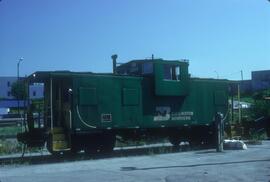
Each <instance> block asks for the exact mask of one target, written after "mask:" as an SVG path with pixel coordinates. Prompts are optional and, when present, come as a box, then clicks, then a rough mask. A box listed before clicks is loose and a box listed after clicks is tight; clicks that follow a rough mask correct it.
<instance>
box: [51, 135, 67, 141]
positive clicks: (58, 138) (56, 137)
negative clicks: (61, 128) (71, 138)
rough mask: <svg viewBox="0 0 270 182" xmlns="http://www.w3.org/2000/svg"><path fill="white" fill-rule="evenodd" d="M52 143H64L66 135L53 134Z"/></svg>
mask: <svg viewBox="0 0 270 182" xmlns="http://www.w3.org/2000/svg"><path fill="white" fill-rule="evenodd" d="M52 136H53V141H65V139H66V135H65V134H63V133H56V134H53V135H52Z"/></svg>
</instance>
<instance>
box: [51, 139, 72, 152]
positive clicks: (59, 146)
mask: <svg viewBox="0 0 270 182" xmlns="http://www.w3.org/2000/svg"><path fill="white" fill-rule="evenodd" d="M68 148H69V146H68V142H67V141H53V151H59V150H66V149H68Z"/></svg>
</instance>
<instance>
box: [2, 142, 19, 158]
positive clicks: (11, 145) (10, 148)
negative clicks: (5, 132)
mask: <svg viewBox="0 0 270 182" xmlns="http://www.w3.org/2000/svg"><path fill="white" fill-rule="evenodd" d="M21 151H22V146H21V144H19V143H18V142H17V140H15V139H7V140H5V139H1V140H0V155H7V154H14V153H19V152H21Z"/></svg>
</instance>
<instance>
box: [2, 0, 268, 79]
mask: <svg viewBox="0 0 270 182" xmlns="http://www.w3.org/2000/svg"><path fill="white" fill-rule="evenodd" d="M114 53H117V54H118V58H119V59H118V60H119V62H126V61H128V60H131V59H140V58H143V59H144V58H149V57H151V54H154V55H155V57H158V58H164V59H182V58H185V59H189V60H190V72H191V74H192V75H194V76H197V77H217V73H218V75H219V77H220V78H227V79H240V70H243V72H244V79H249V78H250V71H252V70H265V69H270V3H269V2H268V1H267V0H226V1H219V0H200V1H199V0H185V1H184V0H170V1H164V0H136V1H135V0H134V1H131V0H129V1H127V0H103V1H101V0H96V1H94V0H92V1H91V0H78V1H69V0H65V1H64V0H57V1H55V0H46V1H37V0H2V1H0V68H1V69H0V76H10V75H16V63H17V60H18V59H19V58H20V57H24V61H23V62H22V63H21V67H20V73H21V75H29V74H31V73H32V72H34V71H37V70H72V71H93V72H111V70H112V69H111V68H112V64H111V59H110V56H111V55H112V54H114Z"/></svg>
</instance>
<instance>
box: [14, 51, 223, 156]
mask: <svg viewBox="0 0 270 182" xmlns="http://www.w3.org/2000/svg"><path fill="white" fill-rule="evenodd" d="M112 58H113V65H114V67H113V73H109V74H99V73H91V72H70V71H49V72H35V73H34V74H32V75H31V76H29V77H28V79H27V80H28V83H43V84H44V115H43V122H44V124H43V125H41V126H42V127H39V128H37V127H36V128H32V127H29V130H28V131H27V132H26V133H24V134H20V135H19V136H18V139H19V141H22V142H24V143H26V144H27V145H28V146H31V145H44V143H45V142H47V148H48V150H49V151H50V152H51V153H59V152H63V151H72V152H77V151H80V150H85V151H86V152H96V151H100V152H109V151H112V150H113V147H114V143H115V139H116V136H119V137H121V138H122V139H123V140H125V139H137V138H140V137H141V136H144V137H148V136H149V137H150V136H151V137H152V136H154V137H168V138H169V140H170V142H171V143H172V144H174V145H178V144H179V143H180V141H182V140H185V141H189V142H190V143H192V144H193V143H201V142H204V143H209V142H212V141H213V133H214V130H213V128H214V127H213V126H214V118H215V114H216V113H221V114H223V116H225V115H226V114H227V110H228V103H227V101H228V85H227V81H226V80H217V79H199V78H191V77H190V74H189V72H188V66H189V63H188V61H185V60H180V61H179V60H175V61H167V60H163V59H146V60H132V61H130V62H128V63H125V64H121V65H119V66H116V56H112ZM28 125H29V124H28Z"/></svg>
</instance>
